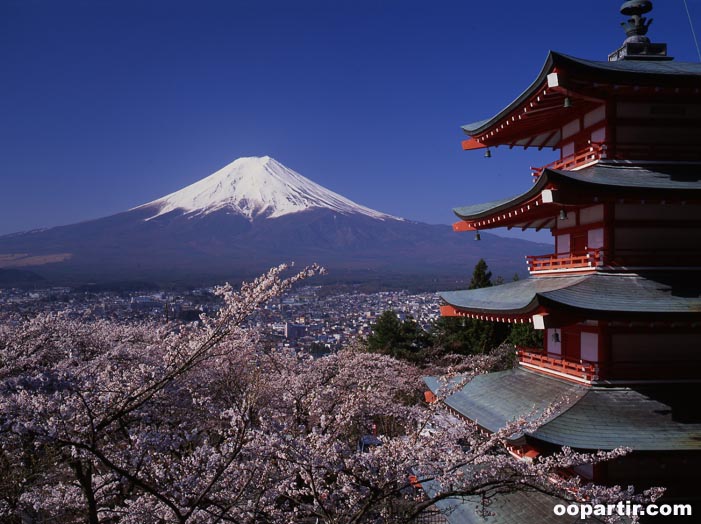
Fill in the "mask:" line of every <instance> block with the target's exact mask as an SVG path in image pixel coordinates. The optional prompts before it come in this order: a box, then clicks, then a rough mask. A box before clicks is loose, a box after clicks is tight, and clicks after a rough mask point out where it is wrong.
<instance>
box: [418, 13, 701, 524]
mask: <svg viewBox="0 0 701 524" xmlns="http://www.w3.org/2000/svg"><path fill="white" fill-rule="evenodd" d="M651 9H652V3H651V2H649V1H644V0H631V1H627V2H625V3H624V4H623V6H622V7H621V13H622V14H624V15H626V16H628V17H629V18H628V19H627V21H626V22H624V23H623V24H622V25H623V27H624V29H625V31H626V36H627V38H626V40H625V42H624V43H623V45H622V47H621V48H620V49H618V50H616V51H615V52H613V53H611V55H610V56H609V59H608V61H592V60H584V59H579V58H574V57H571V56H567V55H563V54H560V53H555V52H551V53H550V54H549V55H548V58H547V60H546V62H545V65H544V66H543V69H542V70H541V72H540V74H539V75H538V77H537V78H536V80H535V81H534V82H533V83H532V84H531V85H530V86H529V87H528V88H527V89H526V90H525V91H524V92H523V93H522V94H521V95H520V96H519V97H518V98H517V99H516V100H514V101H513V102H512V103H511V104H509V105H508V106H507V107H506V108H505V109H503V110H502V111H501V112H499V113H498V114H497V115H495V116H493V117H492V118H489V119H486V120H482V121H479V122H476V123H473V124H468V125H466V126H464V127H463V129H464V131H465V133H466V134H467V135H468V136H469V138H468V139H467V140H465V141H464V142H463V144H462V145H463V149H465V150H480V149H481V150H484V151H485V152H486V153H485V156H490V154H491V149H490V148H496V147H498V146H508V147H509V148H513V147H523V148H538V149H544V148H551V149H552V150H553V151H558V152H559V158H558V159H557V160H555V161H554V162H552V163H550V164H548V165H546V166H544V167H538V168H532V181H533V184H532V186H531V187H530V189H528V191H526V192H524V193H522V194H520V195H518V196H515V197H511V198H505V199H503V200H499V201H496V202H488V203H483V204H475V205H468V206H465V207H458V208H456V209H455V210H454V212H455V214H456V215H457V216H458V218H459V219H460V220H459V221H458V222H457V223H456V224H455V225H454V226H453V227H454V230H456V231H472V232H473V233H474V234H475V235H476V238H477V239H479V232H480V231H481V230H485V229H490V228H497V227H507V228H520V229H522V230H526V229H534V230H536V231H538V230H543V229H547V230H550V232H551V233H552V235H553V237H554V243H555V248H554V253H551V254H545V255H534V256H528V257H526V261H525V262H526V264H527V267H528V271H529V273H530V276H529V278H528V279H525V280H521V281H516V282H510V283H507V284H502V285H498V286H494V287H489V288H483V289H475V290H469V291H453V292H443V293H441V294H440V296H441V299H442V302H443V305H442V306H441V313H442V315H444V316H455V317H467V318H475V319H480V320H486V321H491V322H507V323H530V324H532V325H533V327H534V328H535V329H538V330H543V332H544V337H543V338H544V347H543V348H517V353H518V365H517V366H516V367H515V368H514V369H511V370H508V371H501V372H496V373H490V374H487V375H482V376H478V377H477V378H475V379H473V380H472V381H471V382H469V383H468V384H467V385H466V386H465V387H464V388H463V389H461V390H460V391H458V392H455V393H454V394H452V395H451V396H450V397H448V398H447V399H446V400H445V402H446V404H447V405H448V406H449V407H450V408H451V409H452V410H453V411H455V412H457V413H459V414H461V415H462V416H465V417H467V418H469V419H470V420H472V421H474V422H476V423H477V424H478V425H480V426H481V427H483V428H484V429H485V430H487V431H496V430H497V429H499V428H500V427H503V426H504V425H506V423H507V422H509V421H510V420H512V419H514V418H516V417H518V416H519V415H522V414H525V413H528V412H529V411H531V410H532V409H533V408H534V406H535V407H540V408H542V409H545V407H546V406H548V405H549V404H550V403H552V402H553V401H555V400H558V399H561V398H567V402H566V405H565V406H563V407H562V408H561V409H560V410H559V412H558V413H557V414H556V415H555V416H554V417H552V418H550V419H549V420H548V422H547V423H546V424H544V425H542V426H541V427H540V428H539V429H538V430H536V431H534V432H533V433H530V434H527V435H525V436H524V437H522V438H520V439H519V440H518V441H514V442H513V443H512V444H513V445H512V446H511V447H510V450H511V451H512V453H513V454H515V455H517V456H519V457H522V458H525V457H528V458H532V457H537V456H538V455H539V454H543V453H548V452H551V451H553V450H557V449H560V448H561V447H563V446H568V447H571V448H574V449H577V450H581V451H594V450H611V449H614V448H617V447H619V446H624V447H629V448H631V449H632V450H633V451H632V452H631V453H630V454H629V455H627V456H626V457H624V458H622V459H618V460H616V461H613V462H609V463H602V464H596V465H591V466H585V467H580V468H577V469H576V471H574V472H573V473H575V474H577V475H580V476H581V477H583V478H584V479H586V480H591V481H595V482H599V483H604V484H609V483H610V484H622V485H631V484H632V485H635V487H636V488H637V489H644V488H647V487H650V486H664V487H667V494H666V495H665V499H664V501H665V502H668V501H675V500H680V501H682V500H683V501H685V502H688V501H696V502H697V504H695V506H696V507H695V508H694V509H695V510H697V511H701V504H700V503H699V502H701V500H700V499H701V495H699V493H698V488H699V486H701V404H700V403H701V399H700V398H699V392H701V96H700V91H701V64H699V63H682V62H677V61H674V60H673V59H672V58H671V57H669V56H668V55H667V46H666V45H665V44H659V43H653V42H651V41H650V39H649V38H648V37H647V31H648V27H649V25H650V22H651V20H647V19H646V18H645V16H644V15H645V14H647V13H648V12H649V11H650V10H651ZM426 382H427V384H428V386H429V388H430V389H431V390H433V392H434V393H435V392H437V390H438V389H439V384H438V382H437V381H436V380H434V379H427V380H426ZM506 506H508V505H507V504H505V507H506ZM697 508H698V509H697ZM506 510H508V508H507V509H506ZM506 510H505V511H506ZM532 517H533V519H535V520H533V521H534V522H536V521H537V522H541V521H542V522H546V520H538V517H539V516H538V515H537V514H534V515H533V516H532ZM541 517H542V515H541ZM466 519H467V520H465V522H468V521H469V522H472V520H470V519H468V518H467V517H466ZM474 519H475V520H474V521H477V520H478V519H477V517H474ZM521 519H522V520H513V522H524V523H525V522H530V520H528V519H527V518H526V517H525V516H522V517H521ZM679 520H681V521H684V519H679ZM489 522H512V520H508V519H507V518H506V517H504V518H502V520H499V518H498V517H497V520H491V521H489Z"/></svg>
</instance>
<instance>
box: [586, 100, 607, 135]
mask: <svg viewBox="0 0 701 524" xmlns="http://www.w3.org/2000/svg"><path fill="white" fill-rule="evenodd" d="M605 118H606V108H605V107H604V106H603V105H601V106H599V107H597V108H596V109H594V110H593V111H589V112H588V113H587V114H586V115H584V128H585V129H586V128H589V127H591V126H593V125H594V124H598V123H599V122H602V121H603V120H604V119H605ZM601 129H604V128H601Z"/></svg>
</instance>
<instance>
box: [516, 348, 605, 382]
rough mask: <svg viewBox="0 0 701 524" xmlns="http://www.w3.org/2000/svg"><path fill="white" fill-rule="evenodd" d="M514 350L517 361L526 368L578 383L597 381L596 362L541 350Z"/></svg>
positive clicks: (597, 370) (597, 368) (597, 369)
mask: <svg viewBox="0 0 701 524" xmlns="http://www.w3.org/2000/svg"><path fill="white" fill-rule="evenodd" d="M516 350H517V354H518V361H519V362H520V363H521V364H525V365H526V366H532V367H536V368H540V369H542V370H544V371H551V372H555V373H556V374H557V375H565V376H569V377H572V378H573V379H575V380H577V381H578V382H592V381H595V380H598V379H599V365H598V363H596V362H590V361H588V360H581V359H570V358H565V357H563V356H562V355H559V354H556V353H546V352H545V350H543V349H533V348H522V347H519V348H516Z"/></svg>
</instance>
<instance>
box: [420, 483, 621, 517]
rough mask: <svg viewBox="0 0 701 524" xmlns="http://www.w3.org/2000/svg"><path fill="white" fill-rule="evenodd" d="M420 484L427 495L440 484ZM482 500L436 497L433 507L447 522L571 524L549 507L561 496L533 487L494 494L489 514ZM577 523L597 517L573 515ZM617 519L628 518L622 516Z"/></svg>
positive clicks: (433, 492) (467, 497)
mask: <svg viewBox="0 0 701 524" xmlns="http://www.w3.org/2000/svg"><path fill="white" fill-rule="evenodd" d="M421 487H422V488H423V489H424V491H426V493H427V494H428V495H429V496H431V497H432V496H435V495H436V494H437V493H438V491H439V490H440V484H439V483H438V482H437V481H435V480H430V481H426V480H424V481H421ZM483 503H484V501H483V499H482V497H481V495H472V496H466V497H452V498H446V499H443V500H439V501H438V502H436V507H437V508H438V509H439V510H440V511H441V512H442V513H443V517H444V519H445V522H447V523H448V524H572V517H571V516H569V515H562V516H558V515H555V513H554V512H553V511H552V509H551V508H553V507H555V506H556V505H557V504H562V503H563V500H562V499H561V498H558V497H556V496H554V495H548V494H546V493H543V492H542V491H538V490H535V489H528V488H525V487H524V488H523V489H521V490H518V491H513V492H506V493H498V494H496V495H494V496H493V497H492V498H491V500H490V502H489V506H487V508H486V509H487V510H488V512H489V514H484V512H483V511H482V509H483ZM577 522H581V523H582V524H594V523H599V524H600V523H601V520H599V519H597V518H596V517H587V518H586V519H580V518H577ZM621 522H623V523H627V522H629V521H628V520H626V519H625V518H624V519H623V520H622V521H621Z"/></svg>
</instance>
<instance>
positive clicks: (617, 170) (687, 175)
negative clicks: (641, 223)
mask: <svg viewBox="0 0 701 524" xmlns="http://www.w3.org/2000/svg"><path fill="white" fill-rule="evenodd" d="M552 183H554V184H556V185H558V186H560V187H576V188H578V189H584V190H586V189H591V190H601V189H604V188H605V189H606V190H607V191H608V192H612V193H613V194H614V195H616V194H617V192H618V191H617V190H619V189H622V190H624V191H625V195H626V196H629V195H630V191H631V190H635V191H638V192H642V193H644V192H649V193H650V194H652V193H654V196H655V197H656V198H658V199H659V198H660V197H662V196H664V195H661V194H660V191H665V192H670V193H672V192H681V191H684V192H685V195H686V194H688V192H690V191H695V192H698V193H701V164H695V163H690V164H676V165H675V164H647V165H637V166H636V165H632V164H630V163H624V162H616V161H606V160H602V161H600V162H599V163H597V164H594V165H593V166H590V167H586V168H584V169H580V170H578V171H562V170H554V169H546V170H545V171H544V172H543V174H542V175H541V176H540V177H539V178H538V180H537V181H536V183H535V184H533V185H532V186H531V187H530V188H529V189H528V191H526V192H524V193H521V194H520V195H516V196H513V197H510V198H504V199H502V200H497V201H494V202H485V203H482V204H473V205H469V206H462V207H456V208H455V209H453V213H455V214H456V215H457V216H458V217H459V218H461V219H463V220H474V219H478V218H482V217H484V216H488V215H491V214H493V213H497V212H500V211H502V210H504V209H509V208H511V207H512V206H515V205H518V204H520V203H523V202H526V201H528V200H530V199H531V198H533V197H534V196H536V195H538V194H539V193H540V192H541V191H542V190H543V189H544V188H545V187H546V186H548V185H549V184H552ZM636 194H637V193H636ZM688 197H689V198H691V197H692V195H688ZM696 197H697V198H698V196H696Z"/></svg>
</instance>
